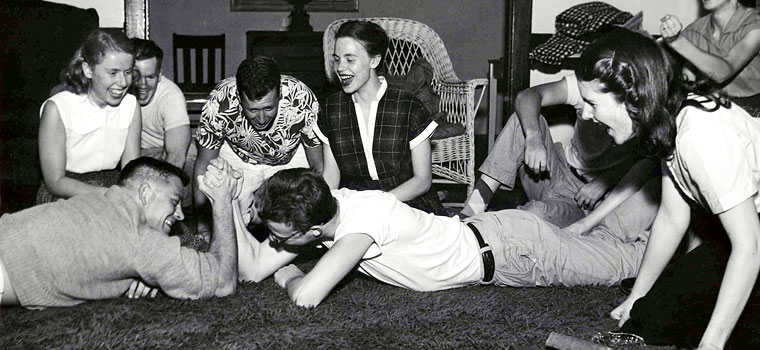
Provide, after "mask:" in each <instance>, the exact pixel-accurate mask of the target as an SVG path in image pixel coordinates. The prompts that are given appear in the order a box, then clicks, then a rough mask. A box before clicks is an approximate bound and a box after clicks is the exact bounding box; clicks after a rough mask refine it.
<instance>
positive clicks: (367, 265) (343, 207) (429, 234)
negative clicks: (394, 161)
mask: <svg viewBox="0 0 760 350" xmlns="http://www.w3.org/2000/svg"><path fill="white" fill-rule="evenodd" d="M332 194H333V196H335V198H337V200H338V203H339V205H340V210H339V222H338V227H337V228H336V232H335V237H334V241H327V242H323V244H324V245H325V246H327V247H328V248H330V247H332V245H333V244H334V242H335V241H338V240H340V239H341V238H343V237H345V236H346V235H347V234H351V233H363V234H367V235H369V236H370V237H372V239H373V240H374V243H372V245H371V246H370V248H369V250H367V252H366V254H365V255H364V257H363V258H362V260H361V262H360V263H359V272H361V273H364V274H366V275H369V276H371V277H374V278H376V279H378V280H380V281H382V282H385V283H388V284H391V285H394V286H398V287H404V288H409V289H413V290H417V291H433V290H442V289H448V288H455V287H461V286H465V285H472V284H477V283H479V282H480V281H481V279H482V278H483V263H482V258H481V255H480V251H479V249H480V248H479V246H478V242H477V240H476V238H475V235H473V233H472V232H471V231H470V229H469V228H467V227H466V226H465V224H464V223H462V222H460V221H459V220H457V219H456V218H450V217H443V216H435V215H433V214H429V213H425V212H423V211H421V210H416V209H413V208H412V207H410V206H408V205H407V204H405V203H402V202H400V201H399V200H398V199H396V197H395V196H394V195H392V194H390V193H387V192H382V191H354V190H350V189H347V188H342V189H339V190H333V191H332Z"/></svg>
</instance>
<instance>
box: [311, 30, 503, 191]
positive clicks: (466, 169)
mask: <svg viewBox="0 0 760 350" xmlns="http://www.w3.org/2000/svg"><path fill="white" fill-rule="evenodd" d="M354 19H360V20H367V21H371V22H374V23H377V24H378V25H380V26H381V27H382V28H383V29H385V31H386V33H387V34H388V37H389V38H390V45H389V47H388V52H387V53H386V54H385V62H386V68H387V72H388V74H392V75H402V74H406V73H407V72H408V71H409V69H410V68H411V67H412V65H413V64H414V62H415V61H416V60H417V58H418V57H420V56H423V57H424V58H425V59H426V60H427V61H428V62H430V64H431V65H432V66H433V69H434V73H433V81H432V83H431V84H432V85H433V90H434V91H435V92H437V93H438V94H440V96H441V102H440V109H441V111H444V112H447V120H448V121H449V122H450V123H459V124H462V125H463V126H464V130H465V131H464V133H463V134H461V135H456V136H452V137H447V138H444V139H437V140H432V141H431V146H432V152H433V155H432V158H433V175H434V178H433V182H435V183H459V184H465V185H467V195H468V196H469V194H470V193H471V192H472V189H473V186H474V184H475V131H474V125H475V112H476V111H477V110H478V106H480V102H481V100H482V99H483V94H484V92H485V86H486V85H487V84H488V80H487V79H472V80H468V81H461V80H459V78H457V75H456V73H454V68H453V67H452V65H451V60H450V59H449V54H448V53H447V52H446V46H444V44H443V41H441V38H440V37H439V36H438V34H437V33H436V32H435V31H433V29H431V28H430V27H428V26H427V25H425V24H423V23H420V22H417V21H413V20H409V19H401V18H380V17H377V18H354ZM349 20H352V19H341V20H337V21H334V22H332V23H331V24H330V25H329V26H328V27H327V30H325V34H324V37H323V43H322V48H323V50H324V54H325V72H326V73H327V77H328V80H329V81H330V82H335V81H336V79H337V77H336V76H335V72H334V70H333V69H332V62H333V60H332V55H333V50H334V49H335V32H337V31H338V28H339V27H340V25H341V24H343V23H344V22H346V21H349ZM479 87H480V88H483V89H482V91H481V93H480V97H479V98H478V103H477V105H476V104H475V89H476V88H479Z"/></svg>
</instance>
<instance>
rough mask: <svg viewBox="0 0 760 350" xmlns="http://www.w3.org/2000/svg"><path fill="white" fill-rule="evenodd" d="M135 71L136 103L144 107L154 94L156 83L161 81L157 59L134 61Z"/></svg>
mask: <svg viewBox="0 0 760 350" xmlns="http://www.w3.org/2000/svg"><path fill="white" fill-rule="evenodd" d="M135 69H136V70H137V71H136V72H135V73H136V77H135V80H136V82H135V85H136V86H135V87H136V88H137V89H136V90H137V101H138V102H140V106H146V105H148V104H149V103H150V101H151V100H152V99H153V96H154V95H155V94H156V88H158V82H159V81H160V80H161V70H160V68H159V67H158V59H157V58H155V57H151V58H149V59H146V60H138V61H135Z"/></svg>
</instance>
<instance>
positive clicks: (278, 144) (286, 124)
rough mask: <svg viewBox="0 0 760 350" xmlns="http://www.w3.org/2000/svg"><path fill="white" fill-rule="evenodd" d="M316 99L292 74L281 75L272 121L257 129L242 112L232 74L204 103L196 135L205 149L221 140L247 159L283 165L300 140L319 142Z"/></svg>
mask: <svg viewBox="0 0 760 350" xmlns="http://www.w3.org/2000/svg"><path fill="white" fill-rule="evenodd" d="M318 113H319V103H318V102H317V98H316V96H314V93H313V92H312V91H311V89H309V87H307V86H306V84H304V83H302V82H300V81H299V80H298V79H296V78H293V77H291V76H287V75H282V76H281V77H280V103H279V109H278V112H277V117H276V118H275V121H274V124H273V125H272V127H271V128H269V130H267V131H256V130H254V129H253V127H251V125H249V124H248V120H247V119H246V118H245V115H243V110H242V107H241V106H240V99H239V97H238V91H237V82H236V81H235V77H231V78H227V79H225V80H222V81H221V82H219V84H217V85H216V87H215V88H214V90H213V91H211V94H210V95H209V98H208V101H207V102H206V104H205V105H204V106H203V111H202V112H201V120H200V124H199V125H198V132H197V136H196V138H197V139H198V144H200V145H201V146H202V147H205V148H207V149H219V148H221V147H222V143H223V142H224V141H226V142H227V144H229V146H230V147H231V148H232V150H233V151H234V152H235V153H236V154H237V155H238V157H240V159H241V160H243V161H244V162H246V163H250V164H265V165H282V164H287V163H288V162H290V160H291V158H293V154H295V151H296V149H297V148H298V144H299V142H300V141H303V144H304V146H306V147H316V146H319V145H320V144H321V143H320V141H319V139H318V138H317V136H316V135H315V134H314V131H313V130H312V127H313V126H314V125H315V124H316V122H317V114H318Z"/></svg>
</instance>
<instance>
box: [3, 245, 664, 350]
mask: <svg viewBox="0 0 760 350" xmlns="http://www.w3.org/2000/svg"><path fill="white" fill-rule="evenodd" d="M317 257H318V253H316V252H314V253H312V254H308V255H307V256H306V257H304V258H299V260H297V265H299V266H300V267H301V268H302V269H305V270H309V269H310V268H311V267H312V266H313V265H314V263H315V261H316V258H317ZM623 297H624V295H623V293H622V292H621V291H620V290H619V289H618V288H604V287H580V288H531V289H517V288H499V287H493V286H472V287H467V288H459V289H453V290H446V291H440V292H433V293H420V292H413V291H409V290H405V289H401V288H396V287H392V286H389V285H385V284H382V283H379V282H376V281H374V280H370V279H368V278H365V277H363V276H361V275H360V274H358V273H354V274H351V275H349V276H348V277H347V278H346V279H345V280H344V281H343V282H342V283H341V284H340V285H339V286H338V288H336V290H335V291H333V293H331V295H330V296H329V297H328V298H327V299H326V300H325V301H324V302H323V303H322V304H321V305H320V306H318V307H317V308H314V309H304V308H299V307H296V306H294V305H293V304H292V303H291V302H290V300H289V299H288V297H287V294H286V293H285V292H284V291H283V290H282V289H280V288H279V287H278V286H277V285H276V284H275V283H274V280H273V279H271V278H270V279H267V280H265V281H263V282H262V283H259V284H253V283H246V284H241V285H240V286H239V289H238V292H237V294H236V295H234V296H231V297H227V298H214V299H211V300H203V301H182V300H174V299H171V298H168V297H166V296H163V295H159V296H158V297H157V298H155V299H137V300H132V299H127V298H120V299H114V300H104V301H95V302H89V303H85V304H82V305H79V306H76V307H72V308H51V309H46V310H39V311H37V310H26V309H23V308H5V309H2V310H0V348H1V349H96V348H97V349H170V348H181V349H488V350H493V349H510V348H511V349H543V348H544V343H545V341H546V338H547V337H548V335H549V333H550V332H553V331H554V332H560V333H564V334H568V335H573V336H576V337H579V338H583V339H587V340H589V339H591V337H592V336H593V335H594V334H596V332H599V331H605V330H612V329H615V328H616V325H615V322H614V321H613V320H611V319H610V318H609V317H608V316H607V314H608V313H609V311H610V310H612V308H613V307H614V306H616V305H617V303H618V302H620V301H621V300H622V298H623ZM650 349H669V348H656V347H650Z"/></svg>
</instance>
